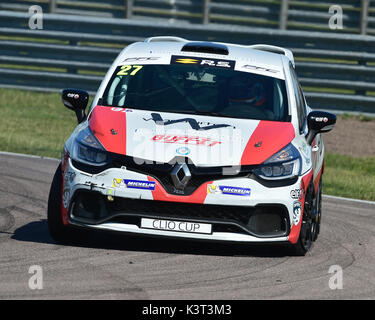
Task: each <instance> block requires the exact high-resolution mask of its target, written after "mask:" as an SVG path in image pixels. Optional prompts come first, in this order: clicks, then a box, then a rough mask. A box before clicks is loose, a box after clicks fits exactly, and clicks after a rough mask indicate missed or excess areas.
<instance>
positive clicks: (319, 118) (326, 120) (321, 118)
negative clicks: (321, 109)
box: [312, 117, 328, 122]
mask: <svg viewBox="0 0 375 320" xmlns="http://www.w3.org/2000/svg"><path fill="white" fill-rule="evenodd" d="M312 119H314V120H315V121H316V122H328V118H327V117H312Z"/></svg>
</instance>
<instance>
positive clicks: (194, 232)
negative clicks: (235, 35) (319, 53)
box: [48, 37, 336, 255]
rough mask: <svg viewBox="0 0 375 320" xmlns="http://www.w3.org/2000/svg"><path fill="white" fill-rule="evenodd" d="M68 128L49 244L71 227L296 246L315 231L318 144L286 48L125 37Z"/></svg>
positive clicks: (81, 94) (317, 129)
mask: <svg viewBox="0 0 375 320" xmlns="http://www.w3.org/2000/svg"><path fill="white" fill-rule="evenodd" d="M62 100H63V103H64V105H65V106H66V107H68V108H70V109H72V110H74V111H75V112H76V115H77V119H78V122H79V125H78V126H77V128H76V129H75V130H74V132H73V133H72V135H71V136H70V138H69V139H68V140H67V141H66V143H65V146H64V150H63V155H62V161H61V164H60V165H59V167H58V168H57V171H56V173H55V176H54V178H53V182H52V185H51V189H50V195H49V202H48V225H49V231H50V234H51V235H52V237H53V238H54V239H55V240H57V241H63V242H64V241H69V240H70V239H71V237H73V234H74V236H77V235H78V236H79V234H80V232H81V230H80V228H89V229H96V230H108V231H116V232H124V233H132V234H143V235H152V236H164V237H174V238H180V237H181V238H188V239H199V240H216V241H231V242H248V243H284V244H289V245H290V246H291V247H292V248H293V250H294V251H295V253H296V254H299V255H304V254H305V253H306V252H307V251H308V249H309V248H310V247H311V244H312V242H313V241H315V240H316V239H317V237H318V234H319V229H320V222H321V211H322V210H321V201H322V198H321V193H322V174H323V171H324V144H323V140H322V137H321V133H322V132H326V131H330V130H331V129H332V128H333V126H334V124H335V122H336V117H335V115H333V114H330V113H327V112H323V111H312V110H311V109H310V108H309V107H308V106H307V105H306V101H305V98H304V95H303V92H302V90H301V87H300V85H299V82H298V79H297V76H296V72H295V66H294V58H293V54H292V52H291V51H289V50H287V49H284V48H280V47H275V46H269V45H253V46H242V45H234V44H225V43H213V42H197V41H188V40H185V39H182V38H176V37H153V38H148V39H146V40H145V41H144V42H137V43H133V44H131V45H129V46H128V47H126V48H125V49H124V50H123V51H122V52H121V53H120V54H119V56H118V57H117V59H116V60H115V61H114V63H113V64H112V66H111V67H110V69H109V71H108V73H107V75H106V76H105V78H104V79H103V81H102V83H101V85H100V87H99V90H98V91H97V94H96V96H95V98H94V100H93V103H92V105H91V108H90V110H89V111H88V113H87V114H86V112H85V109H86V106H87V103H88V94H87V93H86V92H85V91H82V90H77V89H65V90H64V91H63V93H62Z"/></svg>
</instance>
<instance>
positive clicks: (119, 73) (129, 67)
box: [117, 65, 143, 76]
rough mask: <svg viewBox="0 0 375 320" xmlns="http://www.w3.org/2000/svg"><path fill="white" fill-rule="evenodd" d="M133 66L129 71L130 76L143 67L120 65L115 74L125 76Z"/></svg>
mask: <svg viewBox="0 0 375 320" xmlns="http://www.w3.org/2000/svg"><path fill="white" fill-rule="evenodd" d="M133 68H134V70H133V71H132V72H130V75H131V76H135V75H136V74H137V72H138V71H139V70H141V69H142V68H143V66H130V65H128V66H122V67H121V70H120V71H119V72H118V73H117V76H127V75H128V74H129V73H128V72H129V71H130V70H131V69H133Z"/></svg>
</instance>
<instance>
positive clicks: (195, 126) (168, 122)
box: [143, 112, 232, 131]
mask: <svg viewBox="0 0 375 320" xmlns="http://www.w3.org/2000/svg"><path fill="white" fill-rule="evenodd" d="M143 120H144V121H150V120H153V121H154V122H155V124H156V125H159V126H168V125H172V124H175V123H180V122H187V123H189V125H190V126H191V128H192V129H194V130H199V131H200V130H203V131H206V130H211V129H219V128H225V127H232V126H231V125H229V124H212V125H211V124H208V125H207V126H201V125H200V123H199V122H198V121H197V120H195V119H194V118H182V119H176V120H164V119H163V118H162V116H161V115H160V114H159V113H154V112H153V113H151V118H150V119H145V118H143Z"/></svg>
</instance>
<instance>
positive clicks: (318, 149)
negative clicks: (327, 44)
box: [290, 65, 323, 178]
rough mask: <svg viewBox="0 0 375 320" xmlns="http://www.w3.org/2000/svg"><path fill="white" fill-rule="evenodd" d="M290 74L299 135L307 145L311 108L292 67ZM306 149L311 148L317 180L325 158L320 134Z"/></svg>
mask: <svg viewBox="0 0 375 320" xmlns="http://www.w3.org/2000/svg"><path fill="white" fill-rule="evenodd" d="M290 72H291V76H292V82H293V87H294V90H295V98H296V105H297V114H298V123H299V133H300V135H301V139H302V140H303V143H304V144H305V145H307V141H306V135H307V132H308V128H307V115H308V111H309V110H310V108H309V107H308V106H307V103H306V99H305V95H304V93H303V90H302V88H301V85H300V83H299V80H298V77H297V74H296V71H295V69H294V68H293V66H292V65H290ZM306 147H307V148H311V161H312V167H313V170H314V178H315V177H316V175H317V173H318V171H319V169H320V167H321V162H322V161H321V160H322V156H323V152H322V151H323V142H322V138H321V135H320V134H318V135H317V136H316V137H315V139H314V141H313V143H312V145H311V146H309V145H307V146H306Z"/></svg>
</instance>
